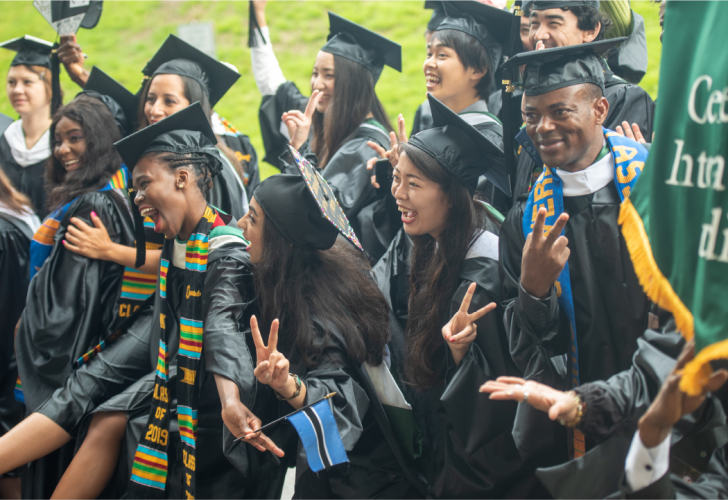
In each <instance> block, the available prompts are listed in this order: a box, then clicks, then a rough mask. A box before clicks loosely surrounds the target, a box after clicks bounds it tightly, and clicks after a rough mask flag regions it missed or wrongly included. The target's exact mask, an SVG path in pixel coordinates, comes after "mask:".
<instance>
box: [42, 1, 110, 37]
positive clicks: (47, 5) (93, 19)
mask: <svg viewBox="0 0 728 500" xmlns="http://www.w3.org/2000/svg"><path fill="white" fill-rule="evenodd" d="M103 3H104V2H101V1H94V2H91V1H81V2H78V1H75V2H74V1H70V0H35V1H34V2H33V6H34V7H35V8H36V9H37V10H38V12H40V13H41V15H43V17H44V18H45V20H46V21H48V24H50V25H51V26H52V27H53V29H54V30H55V31H56V32H57V33H58V34H59V35H72V34H75V33H76V32H77V31H78V28H86V29H91V28H94V27H96V25H97V24H98V22H99V19H100V18H101V12H102V10H103Z"/></svg>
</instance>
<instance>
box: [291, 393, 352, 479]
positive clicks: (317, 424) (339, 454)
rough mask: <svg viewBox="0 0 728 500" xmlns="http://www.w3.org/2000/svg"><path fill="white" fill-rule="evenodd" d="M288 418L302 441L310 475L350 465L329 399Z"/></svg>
mask: <svg viewBox="0 0 728 500" xmlns="http://www.w3.org/2000/svg"><path fill="white" fill-rule="evenodd" d="M287 418H288V421H289V422H291V423H292V424H293V427H295V428H296V432H298V436H299V437H300V438H301V443H302V444H303V449H304V450H306V459H307V460H308V466H309V467H310V468H311V470H312V471H313V472H318V471H320V470H322V469H328V468H329V467H331V466H334V465H336V464H343V463H345V462H348V461H349V457H347V456H346V450H344V443H342V442H341V436H340V435H339V428H338V427H336V420H334V414H333V413H331V406H330V403H329V400H328V399H322V400H321V401H319V402H318V403H316V404H314V405H311V406H310V407H308V408H305V409H303V410H302V411H299V412H296V413H294V414H292V415H290V416H289V417H287Z"/></svg>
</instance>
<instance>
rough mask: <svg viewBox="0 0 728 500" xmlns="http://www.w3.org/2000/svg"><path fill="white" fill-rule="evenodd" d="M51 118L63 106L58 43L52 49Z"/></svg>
mask: <svg viewBox="0 0 728 500" xmlns="http://www.w3.org/2000/svg"><path fill="white" fill-rule="evenodd" d="M51 73H52V79H51V94H52V96H51V118H52V117H53V115H54V114H55V113H56V111H58V108H60V107H61V106H63V93H62V92H61V61H60V60H59V59H58V42H56V43H55V44H53V49H51Z"/></svg>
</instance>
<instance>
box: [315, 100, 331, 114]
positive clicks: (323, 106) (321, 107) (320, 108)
mask: <svg viewBox="0 0 728 500" xmlns="http://www.w3.org/2000/svg"><path fill="white" fill-rule="evenodd" d="M328 107H329V101H326V102H319V103H318V104H317V105H316V111H318V112H319V113H322V114H323V113H326V109H327V108H328Z"/></svg>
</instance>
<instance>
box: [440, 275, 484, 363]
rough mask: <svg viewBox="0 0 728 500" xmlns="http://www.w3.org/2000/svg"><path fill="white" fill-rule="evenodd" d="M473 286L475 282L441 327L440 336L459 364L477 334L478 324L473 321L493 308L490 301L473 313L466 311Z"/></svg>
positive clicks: (471, 296) (473, 290) (473, 289)
mask: <svg viewBox="0 0 728 500" xmlns="http://www.w3.org/2000/svg"><path fill="white" fill-rule="evenodd" d="M475 287H476V284H475V283H471V284H470V286H469V287H468V291H467V292H465V297H463V302H462V304H460V309H459V310H458V312H456V313H455V315H454V316H453V317H452V318H451V319H450V321H448V322H447V324H446V325H445V326H443V327H442V338H444V339H445V340H446V341H447V345H448V347H449V348H450V351H451V352H452V357H453V359H454V360H455V364H460V361H461V360H462V359H463V357H464V356H465V353H466V352H467V351H468V347H470V344H472V343H473V341H474V340H475V337H476V336H477V335H478V325H476V324H475V322H476V321H478V320H479V319H480V318H482V317H483V316H485V315H486V314H488V313H489V312H490V311H492V310H493V309H495V302H491V303H490V304H488V305H487V306H485V307H483V308H481V309H478V310H477V311H475V312H474V313H469V312H468V309H469V308H470V302H471V301H472V300H473V295H474V294H475Z"/></svg>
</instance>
